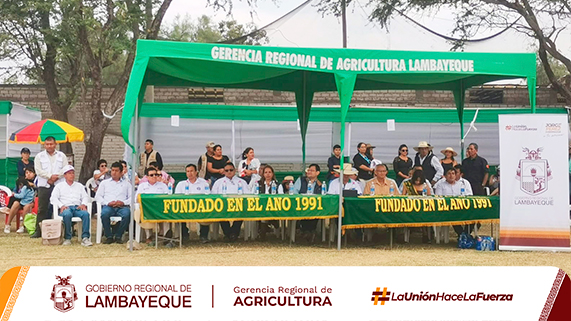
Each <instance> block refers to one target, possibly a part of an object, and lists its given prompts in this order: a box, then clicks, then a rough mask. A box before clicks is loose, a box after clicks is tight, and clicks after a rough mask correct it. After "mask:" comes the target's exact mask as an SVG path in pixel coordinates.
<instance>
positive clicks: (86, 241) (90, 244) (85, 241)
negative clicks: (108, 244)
mask: <svg viewBox="0 0 571 321" xmlns="http://www.w3.org/2000/svg"><path fill="white" fill-rule="evenodd" d="M81 245H82V246H92V245H93V243H91V241H90V240H89V237H84V238H83V240H81Z"/></svg>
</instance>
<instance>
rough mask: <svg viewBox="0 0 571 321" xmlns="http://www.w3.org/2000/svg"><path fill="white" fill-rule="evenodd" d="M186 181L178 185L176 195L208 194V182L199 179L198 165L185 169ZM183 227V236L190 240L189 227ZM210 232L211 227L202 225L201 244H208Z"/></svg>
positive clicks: (191, 165) (184, 225) (187, 166)
mask: <svg viewBox="0 0 571 321" xmlns="http://www.w3.org/2000/svg"><path fill="white" fill-rule="evenodd" d="M185 171H186V178H187V179H186V180H185V181H182V182H179V183H178V184H177V185H176V189H175V194H206V190H208V189H209V187H208V182H207V181H206V180H205V179H204V178H201V177H198V170H197V167H196V165H194V164H188V165H186V168H185ZM181 224H183V225H182V235H183V239H184V237H186V238H188V237H189V236H188V227H187V226H186V224H184V223H181ZM209 231H210V225H209V224H206V225H203V224H200V242H201V243H203V244H204V243H208V232H209Z"/></svg>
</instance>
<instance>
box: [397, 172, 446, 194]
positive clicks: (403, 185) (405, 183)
mask: <svg viewBox="0 0 571 321" xmlns="http://www.w3.org/2000/svg"><path fill="white" fill-rule="evenodd" d="M416 171H421V172H422V177H423V178H424V172H423V171H422V166H416V167H414V168H413V169H411V170H410V173H409V175H408V176H410V178H407V179H404V180H403V181H402V183H401V184H400V186H399V190H400V192H401V194H402V195H422V188H420V194H416V192H413V191H412V189H410V186H411V185H412V184H411V183H412V182H411V181H412V175H414V173H415V172H416ZM417 179H418V177H417ZM424 182H425V183H426V185H424V186H425V187H426V189H427V195H432V194H434V189H433V188H432V184H430V181H429V180H428V179H426V178H424ZM436 184H438V182H436ZM436 184H435V185H436ZM421 185H422V184H420V185H418V184H417V186H421ZM406 187H408V188H409V189H410V190H409V191H405V188H406Z"/></svg>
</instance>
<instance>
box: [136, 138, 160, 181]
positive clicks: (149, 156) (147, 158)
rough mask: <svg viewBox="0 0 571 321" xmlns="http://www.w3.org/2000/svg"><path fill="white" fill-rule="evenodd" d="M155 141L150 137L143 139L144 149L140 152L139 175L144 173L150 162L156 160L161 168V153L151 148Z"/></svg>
mask: <svg viewBox="0 0 571 321" xmlns="http://www.w3.org/2000/svg"><path fill="white" fill-rule="evenodd" d="M154 145H155V143H154V142H153V141H152V140H151V139H147V140H146V141H145V151H144V152H142V153H141V163H140V164H141V165H139V175H140V176H143V175H145V169H147V168H148V167H149V166H150V164H151V163H152V162H157V163H158V164H159V167H160V168H163V158H162V157H161V154H159V152H157V151H156V150H154V149H153V147H154Z"/></svg>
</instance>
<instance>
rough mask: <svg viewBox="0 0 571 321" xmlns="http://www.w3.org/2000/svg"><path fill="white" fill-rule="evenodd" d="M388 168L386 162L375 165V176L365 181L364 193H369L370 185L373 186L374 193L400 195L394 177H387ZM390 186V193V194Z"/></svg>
mask: <svg viewBox="0 0 571 321" xmlns="http://www.w3.org/2000/svg"><path fill="white" fill-rule="evenodd" d="M388 172H389V169H388V167H387V165H386V164H379V165H377V167H375V178H373V180H371V181H369V182H367V184H366V185H365V190H364V191H363V193H364V194H365V195H371V194H372V193H371V186H373V184H374V186H375V193H374V195H400V192H399V189H398V187H397V182H396V181H395V180H394V179H391V178H388V177H387V174H388ZM391 187H392V194H391Z"/></svg>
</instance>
